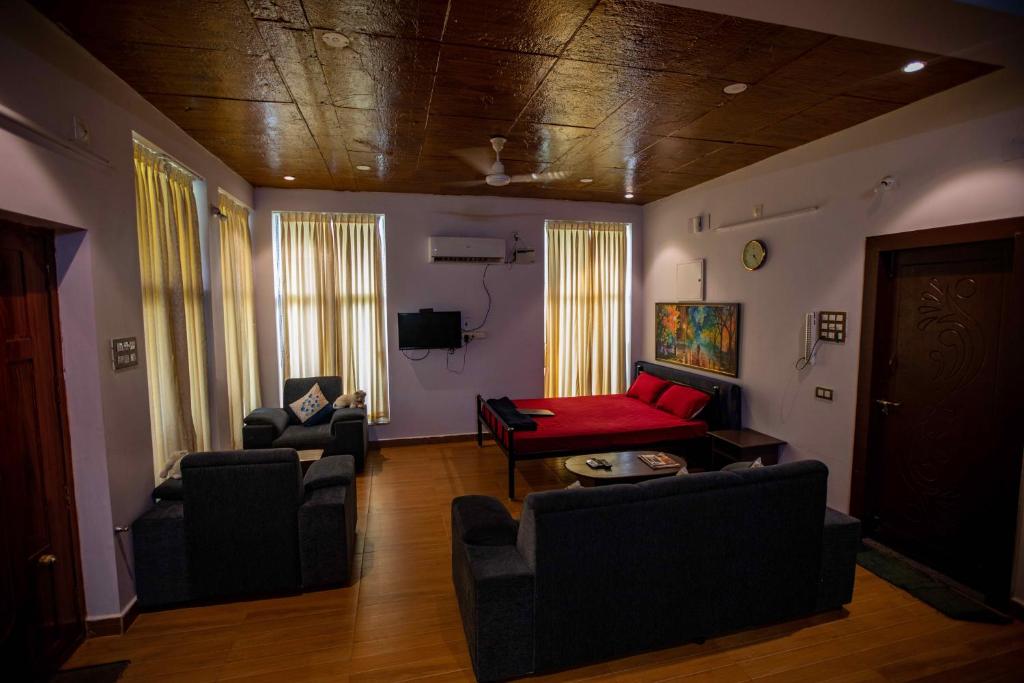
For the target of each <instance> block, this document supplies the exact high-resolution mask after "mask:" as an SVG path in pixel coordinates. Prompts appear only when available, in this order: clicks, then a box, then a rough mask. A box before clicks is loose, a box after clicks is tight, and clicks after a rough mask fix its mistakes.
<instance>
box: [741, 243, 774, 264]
mask: <svg viewBox="0 0 1024 683" xmlns="http://www.w3.org/2000/svg"><path fill="white" fill-rule="evenodd" d="M767 256H768V250H767V249H766V248H765V246H764V242H762V241H761V240H750V241H749V242H747V243H746V245H744V247H743V257H742V260H743V267H744V268H746V269H747V270H757V269H758V268H760V267H761V266H763V265H764V260H765V258H766V257H767Z"/></svg>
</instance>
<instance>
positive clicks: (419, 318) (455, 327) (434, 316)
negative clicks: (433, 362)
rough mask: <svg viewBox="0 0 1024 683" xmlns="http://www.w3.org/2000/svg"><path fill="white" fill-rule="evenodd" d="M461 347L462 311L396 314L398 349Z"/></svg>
mask: <svg viewBox="0 0 1024 683" xmlns="http://www.w3.org/2000/svg"><path fill="white" fill-rule="evenodd" d="M461 346H462V311H430V310H424V311H420V312H419V313H399V314H398V348H400V349H402V350H403V351H405V350H412V349H457V348H459V347H461Z"/></svg>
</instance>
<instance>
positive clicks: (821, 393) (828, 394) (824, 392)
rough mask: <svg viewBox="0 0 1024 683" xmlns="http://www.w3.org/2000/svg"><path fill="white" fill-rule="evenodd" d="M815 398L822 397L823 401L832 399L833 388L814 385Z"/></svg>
mask: <svg viewBox="0 0 1024 683" xmlns="http://www.w3.org/2000/svg"><path fill="white" fill-rule="evenodd" d="M814 398H820V399H821V400H822V401H831V400H832V390H831V389H829V388H828V387H814Z"/></svg>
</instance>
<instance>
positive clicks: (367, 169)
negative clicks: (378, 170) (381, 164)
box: [356, 164, 370, 171]
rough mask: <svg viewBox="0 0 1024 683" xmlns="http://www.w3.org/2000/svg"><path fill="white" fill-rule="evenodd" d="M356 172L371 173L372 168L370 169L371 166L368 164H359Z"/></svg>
mask: <svg viewBox="0 0 1024 683" xmlns="http://www.w3.org/2000/svg"><path fill="white" fill-rule="evenodd" d="M356 170H357V171H369V170H370V167H369V166H367V165H366V164H358V165H357V166H356Z"/></svg>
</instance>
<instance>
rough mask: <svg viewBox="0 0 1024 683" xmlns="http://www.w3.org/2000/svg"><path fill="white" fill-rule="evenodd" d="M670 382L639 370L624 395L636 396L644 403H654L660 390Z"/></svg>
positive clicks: (665, 387) (663, 389)
mask: <svg viewBox="0 0 1024 683" xmlns="http://www.w3.org/2000/svg"><path fill="white" fill-rule="evenodd" d="M670 384H671V382H669V381H668V380H664V379H662V378H660V377H655V376H654V375H652V374H651V373H649V372H641V373H640V374H639V375H637V376H636V379H635V380H634V381H633V385H632V386H631V387H630V388H629V390H628V391H626V396H629V397H630V398H638V399H640V400H641V401H643V402H644V403H648V404H650V405H652V406H653V405H654V403H655V401H657V400H658V397H659V396H661V392H663V391H665V390H666V389H667V388H668V387H669V385H670Z"/></svg>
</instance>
